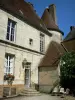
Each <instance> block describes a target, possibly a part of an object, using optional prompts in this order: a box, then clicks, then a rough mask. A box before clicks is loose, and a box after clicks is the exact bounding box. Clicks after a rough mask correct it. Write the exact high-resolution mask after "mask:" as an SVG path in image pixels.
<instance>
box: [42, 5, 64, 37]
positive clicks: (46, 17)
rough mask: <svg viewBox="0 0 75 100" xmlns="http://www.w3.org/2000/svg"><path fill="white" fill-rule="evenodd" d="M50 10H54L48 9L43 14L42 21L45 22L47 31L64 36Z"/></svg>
mask: <svg viewBox="0 0 75 100" xmlns="http://www.w3.org/2000/svg"><path fill="white" fill-rule="evenodd" d="M51 6H52V5H51ZM50 10H52V9H50V8H46V9H45V10H44V13H43V15H42V17H41V19H42V20H43V21H44V23H45V25H46V27H47V29H49V30H56V31H59V32H60V33H61V34H62V35H64V33H63V32H62V31H61V30H60V29H59V27H58V26H57V25H56V23H55V20H54V19H53V15H52V12H51V11H50Z"/></svg>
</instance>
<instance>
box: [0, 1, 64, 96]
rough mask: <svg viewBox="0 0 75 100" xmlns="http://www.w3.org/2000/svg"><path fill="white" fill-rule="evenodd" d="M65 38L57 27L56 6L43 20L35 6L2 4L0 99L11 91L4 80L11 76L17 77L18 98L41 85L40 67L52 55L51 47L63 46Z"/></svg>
mask: <svg viewBox="0 0 75 100" xmlns="http://www.w3.org/2000/svg"><path fill="white" fill-rule="evenodd" d="M62 35H63V32H62V31H60V29H59V28H58V26H57V24H56V14H55V5H53V4H52V5H50V6H49V8H47V9H45V11H44V14H43V15H42V18H40V17H39V16H38V15H37V14H36V11H35V10H34V7H33V5H32V4H31V3H28V2H26V1H24V0H0V96H3V94H4V92H5V90H6V89H7V88H9V85H8V82H7V81H5V80H4V76H5V75H7V74H10V75H14V76H15V78H14V81H13V84H12V89H11V94H12V95H13V91H15V93H16V94H18V93H19V92H20V91H21V90H22V89H24V88H29V87H35V84H38V83H39V78H38V76H39V74H38V67H39V65H40V63H41V61H42V59H43V57H44V56H45V55H46V54H47V55H48V53H49V52H48V53H47V49H48V48H50V47H49V45H50V43H51V42H52V41H55V43H57V44H58V45H60V42H61V40H62ZM53 43H54V42H53ZM50 53H51V52H50ZM55 56H56V55H55ZM49 57H50V56H49ZM49 61H50V60H49V58H48V62H49ZM49 64H50V63H49ZM40 79H41V78H40ZM7 95H9V93H8V94H7Z"/></svg>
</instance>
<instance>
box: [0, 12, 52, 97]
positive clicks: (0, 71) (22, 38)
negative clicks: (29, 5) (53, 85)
mask: <svg viewBox="0 0 75 100" xmlns="http://www.w3.org/2000/svg"><path fill="white" fill-rule="evenodd" d="M8 18H10V19H12V20H13V21H15V22H16V32H15V34H16V35H15V41H14V42H12V41H9V40H6V34H7V23H8ZM40 33H42V34H44V35H45V51H46V49H47V47H48V45H49V43H50V41H51V37H50V36H48V35H46V34H45V33H43V32H41V31H39V30H37V29H35V28H34V27H32V26H30V25H28V24H26V23H25V22H23V21H21V20H20V19H18V18H16V17H14V16H13V15H11V14H9V13H7V12H5V11H3V10H0V40H2V41H4V42H0V86H1V87H2V86H7V85H8V83H7V81H4V63H5V54H6V53H8V54H13V55H14V56H15V61H14V76H15V80H14V81H13V86H15V85H17V86H18V85H22V86H25V68H23V67H22V62H23V60H24V58H25V59H26V60H27V61H28V62H30V63H31V66H30V67H31V77H30V83H31V84H33V83H34V84H38V65H39V63H40V61H41V59H42V57H43V56H44V54H45V52H44V54H41V53H40ZM30 38H31V39H33V45H30V44H29V39H30ZM6 42H7V43H6ZM14 45H17V46H14ZM19 87H20V86H19ZM0 89H1V88H0ZM0 91H1V92H0V95H2V89H1V90H0Z"/></svg>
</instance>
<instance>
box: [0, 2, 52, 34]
mask: <svg viewBox="0 0 75 100" xmlns="http://www.w3.org/2000/svg"><path fill="white" fill-rule="evenodd" d="M0 8H2V9H4V10H6V11H8V12H10V13H11V14H12V13H13V14H14V15H16V16H17V17H19V18H21V19H23V20H25V21H26V22H28V23H29V24H31V25H32V26H34V27H36V28H38V29H39V30H42V31H45V32H46V33H47V34H49V35H51V33H49V32H48V31H47V28H46V26H45V24H44V23H43V21H42V20H41V19H40V18H39V17H38V15H37V14H36V12H35V10H34V8H33V6H32V5H31V4H30V3H27V2H26V1H24V0H0Z"/></svg>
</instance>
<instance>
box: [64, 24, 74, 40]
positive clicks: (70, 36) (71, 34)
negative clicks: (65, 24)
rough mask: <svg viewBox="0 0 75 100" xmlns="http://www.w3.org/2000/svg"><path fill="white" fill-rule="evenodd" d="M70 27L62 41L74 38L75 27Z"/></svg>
mask: <svg viewBox="0 0 75 100" xmlns="http://www.w3.org/2000/svg"><path fill="white" fill-rule="evenodd" d="M70 29H71V31H70V32H69V33H68V35H67V36H66V37H65V39H64V41H70V40H74V39H75V27H73V26H71V27H70ZM64 41H63V42H64Z"/></svg>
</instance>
